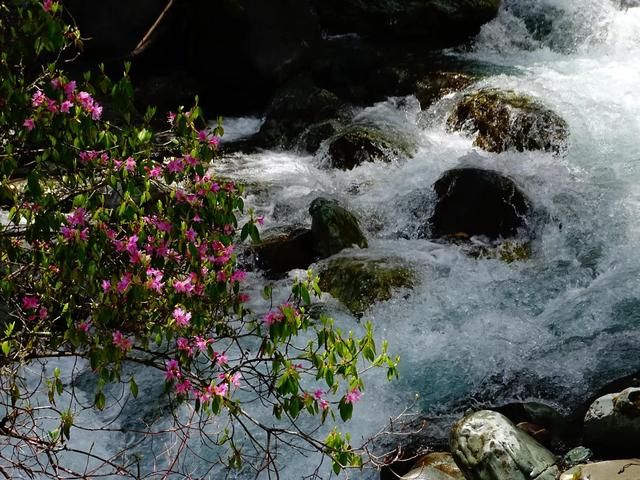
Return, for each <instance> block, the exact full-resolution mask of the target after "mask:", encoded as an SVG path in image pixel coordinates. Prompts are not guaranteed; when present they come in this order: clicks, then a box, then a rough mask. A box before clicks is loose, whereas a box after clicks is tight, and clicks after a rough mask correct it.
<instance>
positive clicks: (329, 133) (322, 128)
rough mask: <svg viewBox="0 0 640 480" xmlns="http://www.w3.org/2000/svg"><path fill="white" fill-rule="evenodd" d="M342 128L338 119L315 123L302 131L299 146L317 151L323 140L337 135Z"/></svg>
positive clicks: (310, 151)
mask: <svg viewBox="0 0 640 480" xmlns="http://www.w3.org/2000/svg"><path fill="white" fill-rule="evenodd" d="M342 128H343V127H342V124H341V123H340V122H339V121H338V120H326V121H324V122H320V123H315V124H313V125H311V126H310V127H308V128H307V129H305V131H304V132H302V134H301V135H300V138H299V140H298V146H299V147H300V148H301V149H302V150H306V151H307V152H309V153H316V152H317V151H318V149H319V148H320V145H321V144H322V142H323V141H325V140H326V139H327V138H330V137H333V136H334V135H336V134H337V133H338V132H339V131H340V130H342Z"/></svg>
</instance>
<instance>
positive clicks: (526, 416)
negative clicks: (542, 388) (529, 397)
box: [494, 402, 570, 448]
mask: <svg viewBox="0 0 640 480" xmlns="http://www.w3.org/2000/svg"><path fill="white" fill-rule="evenodd" d="M494 410H495V411H497V412H499V413H501V414H503V415H504V416H505V417H507V418H508V419H509V420H510V421H512V422H513V423H515V424H516V426H517V427H518V428H519V429H520V430H522V431H524V432H526V433H528V434H529V435H531V436H532V437H533V438H535V439H536V440H537V441H538V442H540V443H541V444H542V445H544V446H545V447H548V448H554V447H555V448H557V447H558V446H561V445H563V444H564V440H565V436H566V434H567V433H568V430H570V426H569V421H568V420H567V419H566V418H565V417H564V416H563V415H561V414H560V413H559V412H558V411H557V410H556V409H555V408H553V407H552V406H550V405H546V404H544V403H539V402H523V403H509V404H507V405H503V406H500V407H496V408H495V409H494Z"/></svg>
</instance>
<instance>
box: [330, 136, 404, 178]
mask: <svg viewBox="0 0 640 480" xmlns="http://www.w3.org/2000/svg"><path fill="white" fill-rule="evenodd" d="M411 153H412V147H411V145H410V144H409V143H408V142H407V141H405V140H404V139H402V138H401V137H400V135H396V134H394V133H392V132H385V131H382V130H380V129H378V128H374V127H368V126H361V125H354V126H351V127H349V128H347V129H346V130H344V131H342V132H340V133H339V134H338V135H336V136H335V137H334V138H332V139H331V140H330V141H329V147H328V155H329V160H330V166H331V167H332V168H339V169H340V170H352V169H354V168H355V167H357V166H358V165H361V164H363V163H365V162H375V161H386V162H388V161H390V160H392V159H394V158H397V157H401V156H405V157H406V156H410V155H411Z"/></svg>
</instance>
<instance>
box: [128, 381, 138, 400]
mask: <svg viewBox="0 0 640 480" xmlns="http://www.w3.org/2000/svg"><path fill="white" fill-rule="evenodd" d="M129 389H130V390H131V395H133V398H138V384H137V383H136V381H135V379H134V378H133V377H131V380H129Z"/></svg>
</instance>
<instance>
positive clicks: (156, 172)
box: [149, 165, 162, 178]
mask: <svg viewBox="0 0 640 480" xmlns="http://www.w3.org/2000/svg"><path fill="white" fill-rule="evenodd" d="M160 175H162V167H161V166H160V165H155V166H154V167H153V168H152V169H151V170H149V178H158V177H159V176H160Z"/></svg>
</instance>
